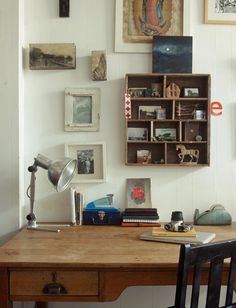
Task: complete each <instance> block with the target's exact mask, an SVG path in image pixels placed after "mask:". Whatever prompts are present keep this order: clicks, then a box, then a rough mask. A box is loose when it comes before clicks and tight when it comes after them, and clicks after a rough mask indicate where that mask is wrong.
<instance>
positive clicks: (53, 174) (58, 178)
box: [35, 154, 77, 192]
mask: <svg viewBox="0 0 236 308" xmlns="http://www.w3.org/2000/svg"><path fill="white" fill-rule="evenodd" d="M35 163H36V165H37V166H40V167H42V168H44V169H47V170H48V179H49V181H50V182H51V183H52V185H53V186H54V188H55V189H56V190H57V191H58V192H61V191H63V190H65V189H66V188H67V186H68V185H69V183H70V181H71V179H72V177H73V175H74V174H75V171H76V165H77V161H76V159H71V158H68V157H64V158H62V159H60V160H50V159H48V158H47V157H45V156H43V155H41V154H38V156H37V158H35Z"/></svg>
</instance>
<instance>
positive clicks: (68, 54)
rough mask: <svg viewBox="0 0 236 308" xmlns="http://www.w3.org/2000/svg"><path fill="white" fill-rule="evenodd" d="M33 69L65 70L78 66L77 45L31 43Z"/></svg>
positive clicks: (31, 67) (31, 66) (30, 65)
mask: <svg viewBox="0 0 236 308" xmlns="http://www.w3.org/2000/svg"><path fill="white" fill-rule="evenodd" d="M29 68H30V69H31V70H59V69H60V70H64V69H75V68H76V46H75V44H73V43H65V44H30V45H29Z"/></svg>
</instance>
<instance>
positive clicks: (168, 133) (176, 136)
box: [152, 121, 181, 141]
mask: <svg viewBox="0 0 236 308" xmlns="http://www.w3.org/2000/svg"><path fill="white" fill-rule="evenodd" d="M152 133H153V138H152V140H153V141H179V140H180V136H181V134H180V122H179V121H154V122H153V131H152Z"/></svg>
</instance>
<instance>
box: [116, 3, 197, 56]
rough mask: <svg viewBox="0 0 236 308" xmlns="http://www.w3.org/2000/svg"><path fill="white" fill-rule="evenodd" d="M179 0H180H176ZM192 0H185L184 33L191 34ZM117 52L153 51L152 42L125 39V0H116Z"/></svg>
mask: <svg viewBox="0 0 236 308" xmlns="http://www.w3.org/2000/svg"><path fill="white" fill-rule="evenodd" d="M176 1H178V0H176ZM190 2H191V1H190V0H183V6H184V11H183V18H184V20H183V35H186V36H187V35H191V28H190V24H191V23H190V22H191V14H190V13H191V10H190V8H191V7H190V5H191V4H190ZM114 49H115V52H126V53H152V44H151V43H127V42H124V41H123V0H116V12H115V46H114Z"/></svg>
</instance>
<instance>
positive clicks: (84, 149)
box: [65, 142, 106, 183]
mask: <svg viewBox="0 0 236 308" xmlns="http://www.w3.org/2000/svg"><path fill="white" fill-rule="evenodd" d="M65 155H66V156H67V157H71V158H75V159H76V160H77V171H76V174H75V176H74V178H73V179H72V181H71V182H72V183H90V182H91V183H95V182H105V181H106V168H105V163H106V145H105V142H94V143H76V144H66V145H65Z"/></svg>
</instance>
